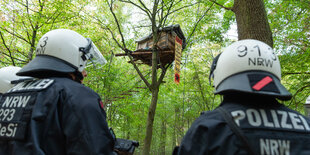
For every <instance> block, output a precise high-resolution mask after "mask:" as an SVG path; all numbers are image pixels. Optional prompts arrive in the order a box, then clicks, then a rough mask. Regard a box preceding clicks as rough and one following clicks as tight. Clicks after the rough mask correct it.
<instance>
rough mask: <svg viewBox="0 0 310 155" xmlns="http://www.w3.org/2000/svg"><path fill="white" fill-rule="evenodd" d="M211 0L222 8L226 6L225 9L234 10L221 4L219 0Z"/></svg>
mask: <svg viewBox="0 0 310 155" xmlns="http://www.w3.org/2000/svg"><path fill="white" fill-rule="evenodd" d="M209 1H210V2H213V3H215V4H216V5H218V6H220V7H221V8H224V9H226V10H230V11H233V10H232V8H228V7H225V6H223V5H221V4H219V3H217V2H216V1H214V0H209Z"/></svg>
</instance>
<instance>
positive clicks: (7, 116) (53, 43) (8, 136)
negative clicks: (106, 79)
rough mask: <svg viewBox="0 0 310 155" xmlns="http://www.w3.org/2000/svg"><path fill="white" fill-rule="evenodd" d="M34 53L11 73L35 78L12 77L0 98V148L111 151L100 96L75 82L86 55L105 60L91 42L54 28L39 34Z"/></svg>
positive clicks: (47, 151) (9, 150) (1, 150)
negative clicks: (14, 79)
mask: <svg viewBox="0 0 310 155" xmlns="http://www.w3.org/2000/svg"><path fill="white" fill-rule="evenodd" d="M36 55H37V56H36V57H35V58H34V59H33V60H32V61H31V62H29V63H28V64H27V65H26V66H24V67H23V68H22V69H21V70H20V71H19V72H18V73H17V75H20V76H31V77H34V78H36V79H34V80H27V81H24V82H21V83H18V84H17V85H16V86H15V87H13V88H12V89H10V91H9V92H7V93H5V94H3V97H2V99H1V101H0V107H1V109H0V142H1V145H0V154H23V155H27V154H29V155H30V154H47V155H48V154H50V155H56V154H57V155H65V154H81V155H82V154H83V155H85V154H112V152H113V147H114V140H113V138H112V135H111V133H110V131H109V128H108V124H107V121H106V113H105V111H104V109H103V104H102V102H101V99H100V97H99V95H98V94H97V93H95V92H94V91H93V90H91V89H90V88H88V87H86V86H84V85H82V84H81V81H82V80H83V75H82V72H83V70H84V69H85V66H86V63H87V62H88V61H89V60H91V61H92V62H98V63H101V64H103V63H105V62H106V60H105V59H104V58H103V56H102V55H101V53H100V52H99V51H98V49H97V48H96V46H95V45H94V44H93V43H92V41H91V40H90V39H88V38H84V37H83V36H81V35H80V34H78V33H76V32H74V31H72V30H67V29H57V30H52V31H50V32H48V33H46V34H45V35H43V36H42V38H41V39H40V40H39V42H38V45H37V48H36ZM1 112H3V113H2V114H1Z"/></svg>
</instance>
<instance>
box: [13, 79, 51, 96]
mask: <svg viewBox="0 0 310 155" xmlns="http://www.w3.org/2000/svg"><path fill="white" fill-rule="evenodd" d="M53 83H54V80H52V79H35V80H27V81H24V82H21V83H18V84H17V85H16V86H15V87H13V88H11V89H10V90H9V91H8V93H10V92H22V91H39V90H43V89H46V88H48V87H49V86H50V85H52V84H53Z"/></svg>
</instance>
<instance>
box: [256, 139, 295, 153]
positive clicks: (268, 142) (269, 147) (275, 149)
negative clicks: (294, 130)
mask: <svg viewBox="0 0 310 155" xmlns="http://www.w3.org/2000/svg"><path fill="white" fill-rule="evenodd" d="M259 143H260V154H262V155H264V154H269V155H289V154H290V141H289V140H280V139H262V138H261V139H260V140H259Z"/></svg>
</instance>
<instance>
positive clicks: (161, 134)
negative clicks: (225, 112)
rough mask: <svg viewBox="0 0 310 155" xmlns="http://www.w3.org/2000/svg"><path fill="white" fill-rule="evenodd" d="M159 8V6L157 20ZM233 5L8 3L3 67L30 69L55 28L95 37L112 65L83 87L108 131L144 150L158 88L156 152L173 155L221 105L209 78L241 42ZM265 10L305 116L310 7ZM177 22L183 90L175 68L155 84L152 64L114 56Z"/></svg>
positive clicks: (302, 1)
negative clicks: (94, 98)
mask: <svg viewBox="0 0 310 155" xmlns="http://www.w3.org/2000/svg"><path fill="white" fill-rule="evenodd" d="M235 1H237V0H235ZM155 2H159V3H158V6H157V7H156V8H157V11H156V12H155V14H152V13H154V11H153V10H152V9H154V8H155V6H154V4H155ZM233 5H234V1H233V0H217V1H213V0H101V1H100V0H97V1H93V0H53V1H48V0H46V1H40V0H2V1H1V2H0V20H1V22H0V67H5V66H19V67H22V66H24V65H25V64H27V63H28V62H29V61H31V60H32V59H33V58H34V57H35V48H36V45H37V43H38V40H39V39H40V38H41V36H42V35H43V34H45V33H46V32H48V31H50V30H53V29H59V28H65V29H72V30H74V31H77V32H78V33H80V34H82V35H83V36H85V37H87V38H91V39H92V40H93V42H94V43H95V44H96V46H97V47H98V49H99V50H100V51H101V52H102V54H103V55H104V57H105V58H106V59H107V61H108V63H107V64H106V65H105V66H97V67H96V68H88V77H87V78H86V79H85V85H86V86H88V87H90V88H92V89H93V90H95V91H96V92H97V93H98V94H99V95H100V96H101V98H102V100H103V102H104V105H105V110H106V113H107V119H108V123H109V126H111V127H112V128H113V129H114V131H115V133H116V136H117V137H119V138H126V139H133V140H136V141H139V142H140V144H141V146H143V145H144V144H143V143H144V138H145V137H146V128H147V127H146V126H147V117H148V110H149V107H150V103H151V100H152V96H153V95H152V93H153V92H151V91H150V89H155V88H153V87H152V86H155V84H158V90H159V92H158V99H157V101H156V104H157V107H156V106H155V107H156V115H155V113H154V117H155V118H154V122H153V123H154V124H153V126H152V130H153V132H152V133H153V138H151V141H152V145H151V149H150V153H151V154H171V152H172V150H173V148H174V147H175V146H176V145H178V144H179V143H180V142H181V139H182V137H183V136H184V134H185V132H186V131H187V129H188V128H189V127H190V125H191V123H192V122H193V121H194V120H195V119H196V118H197V117H198V116H199V115H200V113H201V112H203V111H207V110H212V109H214V108H215V107H216V106H218V105H219V104H220V102H221V100H222V98H221V97H220V96H218V95H217V96H215V95H214V94H213V92H214V88H213V87H212V84H210V83H209V78H208V77H209V72H210V66H211V63H212V60H213V58H214V57H215V56H216V55H217V54H218V53H220V52H222V51H223V49H224V48H225V47H227V46H228V45H229V44H231V43H232V42H235V41H236V40H238V32H237V22H236V16H235V11H234V10H233V9H231V8H232V7H233ZM264 7H265V9H266V14H267V22H268V23H269V25H270V30H271V33H272V38H273V48H274V51H275V53H276V54H277V55H278V57H279V59H280V62H281V67H282V79H281V82H282V83H283V84H284V86H285V87H286V88H287V89H288V90H289V91H290V92H291V93H292V95H293V98H292V100H291V101H286V102H282V103H283V104H285V105H286V106H288V107H290V108H292V109H294V110H297V111H299V112H301V113H304V107H303V105H304V103H305V101H306V98H307V97H308V96H309V95H310V48H309V46H310V2H309V1H308V0H299V1H294V0H272V1H268V0H265V1H264ZM175 24H179V25H180V27H181V29H182V31H183V33H184V36H185V37H186V41H187V45H186V48H185V49H184V50H183V52H182V57H181V72H180V84H176V83H174V63H172V64H171V65H169V66H163V68H161V69H158V70H156V72H157V73H158V74H157V73H156V74H155V75H156V77H157V78H158V79H157V81H156V80H155V84H154V83H152V82H151V81H153V80H154V79H152V78H153V77H154V74H153V73H154V70H152V68H151V67H150V66H148V65H143V64H138V63H137V64H135V66H133V64H132V63H131V62H130V61H131V60H130V57H128V56H122V57H116V56H115V55H116V54H120V53H124V52H128V51H129V52H130V51H135V50H136V47H137V42H136V41H137V40H139V39H140V38H143V37H145V36H147V35H149V34H152V33H153V34H155V33H156V32H157V30H158V28H163V27H165V26H169V25H175ZM154 32H155V33H154ZM128 62H129V63H128ZM135 67H137V68H139V72H140V74H139V73H138V72H137V69H136V68H135ZM163 73H164V74H163ZM161 74H163V78H162V79H161ZM152 76H153V77H152ZM142 77H144V79H143V78H142ZM161 80H162V81H161ZM148 82H149V85H148V84H147V83H148ZM153 82H154V81H153ZM153 84H154V85H153ZM141 148H142V147H141ZM140 152H142V149H138V150H137V152H136V153H140Z"/></svg>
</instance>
